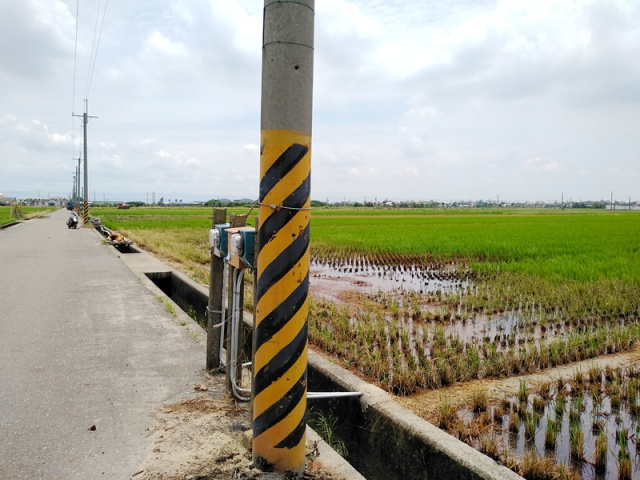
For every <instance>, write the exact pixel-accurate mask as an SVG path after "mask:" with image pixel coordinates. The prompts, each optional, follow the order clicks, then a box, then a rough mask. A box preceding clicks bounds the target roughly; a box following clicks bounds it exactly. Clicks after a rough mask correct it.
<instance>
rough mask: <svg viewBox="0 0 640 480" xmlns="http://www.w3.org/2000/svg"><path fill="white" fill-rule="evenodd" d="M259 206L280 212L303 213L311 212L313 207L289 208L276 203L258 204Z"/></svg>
mask: <svg viewBox="0 0 640 480" xmlns="http://www.w3.org/2000/svg"><path fill="white" fill-rule="evenodd" d="M258 205H259V206H261V207H269V208H271V209H272V210H280V209H284V210H295V211H298V212H300V211H302V210H311V207H301V208H298V207H287V206H286V205H276V204H275V203H261V202H259V203H258Z"/></svg>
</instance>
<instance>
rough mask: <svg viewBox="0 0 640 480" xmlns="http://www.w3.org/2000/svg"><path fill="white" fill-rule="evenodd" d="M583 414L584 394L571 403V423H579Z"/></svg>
mask: <svg viewBox="0 0 640 480" xmlns="http://www.w3.org/2000/svg"><path fill="white" fill-rule="evenodd" d="M581 414H582V393H578V395H577V396H576V397H575V398H574V399H573V401H572V402H571V407H570V408H569V421H570V422H578V423H579V422H580V415H581Z"/></svg>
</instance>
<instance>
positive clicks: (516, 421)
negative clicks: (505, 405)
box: [509, 411, 520, 433]
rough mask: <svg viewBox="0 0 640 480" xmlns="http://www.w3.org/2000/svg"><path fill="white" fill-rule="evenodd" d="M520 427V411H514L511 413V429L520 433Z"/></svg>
mask: <svg viewBox="0 0 640 480" xmlns="http://www.w3.org/2000/svg"><path fill="white" fill-rule="evenodd" d="M519 429H520V417H519V415H518V412H516V411H512V412H511V413H510V414H509V431H510V432H512V433H518V430H519Z"/></svg>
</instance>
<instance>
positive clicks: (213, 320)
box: [207, 208, 227, 370]
mask: <svg viewBox="0 0 640 480" xmlns="http://www.w3.org/2000/svg"><path fill="white" fill-rule="evenodd" d="M226 221H227V209H226V208H214V209H213V220H212V224H211V226H212V227H215V226H216V225H219V224H222V223H225V222H226ZM223 275H224V259H223V258H221V257H219V256H217V255H214V253H213V248H212V249H211V269H210V272H209V304H208V306H207V370H211V369H212V368H219V367H220V332H221V328H220V324H221V323H222V322H223V321H224V318H222V300H223V298H224V292H223V291H222V287H223V285H224V278H223Z"/></svg>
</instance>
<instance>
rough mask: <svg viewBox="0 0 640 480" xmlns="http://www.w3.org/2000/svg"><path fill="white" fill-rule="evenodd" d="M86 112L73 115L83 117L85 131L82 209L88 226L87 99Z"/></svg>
mask: <svg viewBox="0 0 640 480" xmlns="http://www.w3.org/2000/svg"><path fill="white" fill-rule="evenodd" d="M84 102H85V111H84V113H83V114H82V115H75V114H73V113H72V114H71V115H72V116H74V117H82V126H83V131H84V207H83V209H82V223H83V224H84V225H87V224H88V223H89V197H88V195H89V177H88V175H87V123H89V119H90V118H98V117H91V116H89V115H88V112H89V100H87V99H85V101H84Z"/></svg>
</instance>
